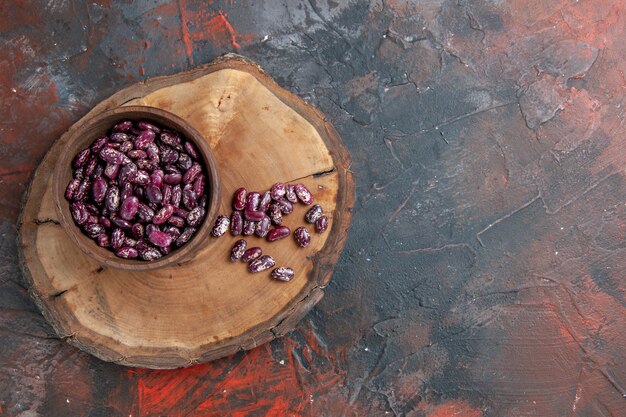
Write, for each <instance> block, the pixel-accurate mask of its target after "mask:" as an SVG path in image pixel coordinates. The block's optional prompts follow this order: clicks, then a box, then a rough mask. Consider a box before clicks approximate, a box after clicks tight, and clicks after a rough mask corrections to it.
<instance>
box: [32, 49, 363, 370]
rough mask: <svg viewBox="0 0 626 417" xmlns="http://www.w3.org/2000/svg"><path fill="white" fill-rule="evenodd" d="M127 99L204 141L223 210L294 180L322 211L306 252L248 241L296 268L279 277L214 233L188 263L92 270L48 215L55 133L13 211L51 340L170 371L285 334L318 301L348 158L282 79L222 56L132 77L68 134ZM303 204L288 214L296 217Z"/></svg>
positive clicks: (341, 207) (335, 239)
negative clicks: (250, 263)
mask: <svg viewBox="0 0 626 417" xmlns="http://www.w3.org/2000/svg"><path fill="white" fill-rule="evenodd" d="M124 105H147V106H153V107H158V108H162V109H165V110H167V111H169V112H172V113H174V114H176V115H178V116H180V117H182V118H183V119H185V120H187V121H188V122H189V123H191V125H193V127H195V128H196V129H197V130H198V131H199V132H200V133H202V134H203V135H204V137H205V139H206V140H207V141H208V142H209V144H210V146H211V148H212V149H213V152H214V153H215V157H216V159H217V162H218V169H219V173H220V178H221V186H222V195H221V209H220V212H221V213H224V214H230V212H231V198H232V193H233V192H234V190H235V189H236V188H238V187H241V186H244V187H246V188H247V189H248V190H259V191H260V190H266V189H269V187H271V185H272V184H273V183H274V182H277V181H280V182H285V183H287V182H301V183H303V184H305V185H306V186H307V187H308V188H309V189H310V190H311V191H312V193H313V195H314V198H315V202H316V203H318V204H320V205H321V206H322V207H323V208H324V211H325V212H326V213H327V215H328V217H329V224H330V225H329V229H328V230H327V231H326V233H323V234H318V233H315V232H314V231H313V230H312V228H309V229H310V230H311V232H312V233H311V234H312V242H311V244H310V245H309V246H308V247H307V248H299V247H298V246H297V245H296V243H295V241H294V240H293V239H292V238H291V237H290V238H288V239H283V240H280V241H277V242H271V243H270V242H267V241H266V240H265V239H262V238H259V237H256V236H249V237H247V240H248V245H249V246H260V247H262V248H263V250H264V253H267V254H271V255H272V256H273V257H274V258H275V259H276V263H277V266H290V267H292V268H293V269H294V270H295V271H296V276H295V278H294V279H293V280H292V281H291V282H288V283H283V282H278V281H275V280H273V279H271V278H270V277H269V271H265V272H264V273H258V274H251V273H249V272H248V271H247V270H246V265H245V264H244V263H242V262H238V263H233V262H231V261H230V259H229V254H230V249H231V247H232V245H233V244H234V242H235V241H236V240H237V239H239V238H240V237H233V236H231V235H230V234H228V233H227V234H226V235H224V236H222V237H221V238H211V239H209V240H208V241H207V244H206V246H205V247H204V248H203V249H202V250H200V251H199V253H198V254H197V256H196V257H195V258H194V259H192V260H190V261H189V262H186V263H184V264H181V265H178V266H175V267H168V268H164V269H159V270H156V271H150V272H126V271H120V270H115V269H108V268H102V267H101V266H100V265H99V264H98V263H97V262H96V261H95V260H93V259H91V258H89V257H88V256H87V255H85V254H84V253H83V252H82V251H81V250H80V248H78V247H77V246H75V245H74V243H72V241H70V240H69V238H68V236H67V235H66V233H65V231H64V230H63V229H62V228H61V226H60V225H59V224H58V222H57V220H56V214H55V210H54V205H53V202H52V196H51V192H52V190H51V183H52V178H51V173H52V171H53V169H54V166H55V163H56V161H57V159H58V157H59V155H60V153H61V152H64V141H65V140H66V137H67V134H65V135H63V136H62V137H61V138H60V139H59V140H58V141H57V142H56V143H55V144H54V145H53V146H52V148H51V149H50V151H49V152H48V153H47V155H46V156H45V158H44V160H43V161H42V163H41V165H40V166H39V167H38V169H37V171H36V172H35V174H34V176H33V179H32V182H31V185H30V189H29V191H28V196H27V199H26V202H25V205H24V208H23V211H22V216H21V219H20V239H21V242H20V254H21V257H22V259H21V265H22V270H23V272H24V275H25V276H26V278H27V280H28V282H29V285H30V292H31V294H32V296H33V298H34V299H35V302H36V303H37V305H38V306H39V308H40V309H41V311H42V312H43V314H44V316H45V317H46V318H47V320H48V321H49V322H50V323H51V324H52V326H53V327H54V329H55V330H56V332H57V333H58V335H59V336H60V337H61V338H64V339H66V340H67V341H68V342H69V343H71V344H73V345H75V346H77V347H79V348H81V349H83V350H85V351H87V352H89V353H91V354H93V355H95V356H97V357H99V358H101V359H103V360H106V361H112V362H116V363H119V364H122V365H128V366H140V367H148V368H176V367H183V366H189V365H192V364H194V363H199V362H205V361H210V360H213V359H217V358H220V357H223V356H226V355H229V354H232V353H234V352H236V351H238V350H247V349H251V348H254V347H256V346H258V345H260V344H262V343H265V342H268V341H270V340H272V339H273V338H275V337H279V336H281V335H283V334H285V333H286V332H288V331H289V330H291V329H292V328H293V327H294V326H295V324H296V323H297V322H298V321H299V320H300V319H301V318H302V317H303V316H304V315H305V314H306V313H307V312H308V311H309V310H310V309H311V308H312V307H313V306H314V305H315V304H316V303H317V302H318V301H319V300H320V299H321V298H322V296H323V289H324V288H325V286H326V285H327V284H328V282H329V280H330V278H331V275H332V271H333V268H334V265H335V263H336V261H337V259H338V257H339V254H340V253H341V250H342V248H343V246H344V243H345V239H346V238H347V233H348V228H349V226H350V220H351V210H352V207H353V205H354V180H353V177H352V175H351V173H350V171H349V165H350V158H349V155H348V153H347V151H346V150H345V148H344V147H343V145H342V144H341V140H340V139H339V136H338V134H337V132H336V131H335V130H334V128H333V127H332V126H331V125H330V123H329V122H328V121H327V120H326V119H325V118H324V116H323V115H322V114H321V113H320V112H319V111H317V110H315V109H313V108H312V107H310V106H308V105H307V104H306V103H304V101H303V100H301V99H300V98H299V97H297V96H295V95H293V94H291V93H289V92H288V91H286V90H284V89H282V88H280V87H279V86H278V85H276V83H275V82H274V81H273V80H272V79H271V78H270V77H269V76H268V75H267V74H265V73H264V72H263V71H262V70H261V69H260V68H259V67H258V66H257V65H256V64H254V63H253V62H251V61H249V60H247V59H245V58H243V57H240V56H237V55H226V56H223V57H221V58H219V59H217V60H216V61H214V62H212V63H210V64H207V65H204V66H202V67H198V68H195V69H193V70H191V71H187V72H184V73H179V74H175V75H170V76H164V77H157V78H152V79H149V80H147V81H145V82H141V83H138V84H135V85H132V86H130V87H128V88H126V89H124V90H122V91H120V92H118V93H116V94H114V95H113V96H111V97H110V98H108V99H106V100H104V101H103V102H101V103H100V104H98V105H97V106H96V107H95V108H94V109H93V110H92V111H91V112H89V113H88V114H87V115H86V116H85V117H84V118H83V119H81V120H80V121H78V122H77V123H76V124H75V125H74V126H72V127H71V128H70V130H69V131H72V129H75V128H76V126H78V125H79V124H80V123H82V122H84V121H85V120H88V119H89V118H90V117H92V116H93V115H95V114H98V113H100V112H102V111H104V110H108V109H112V108H116V107H119V106H124ZM307 208H308V206H304V205H303V204H296V205H295V208H294V212H293V213H292V214H290V215H289V216H287V217H286V218H285V224H286V225H287V226H289V227H290V228H291V229H292V230H293V229H294V228H295V227H298V226H299V225H304V224H306V223H305V222H304V219H303V216H304V213H305V212H306V209H307Z"/></svg>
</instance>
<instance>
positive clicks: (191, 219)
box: [187, 207, 205, 227]
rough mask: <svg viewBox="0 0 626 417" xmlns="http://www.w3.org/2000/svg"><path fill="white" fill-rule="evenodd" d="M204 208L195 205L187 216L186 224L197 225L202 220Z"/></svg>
mask: <svg viewBox="0 0 626 417" xmlns="http://www.w3.org/2000/svg"><path fill="white" fill-rule="evenodd" d="M204 215H205V212H204V209H203V208H202V207H196V208H195V209H193V210H191V211H190V212H189V215H188V216H187V224H188V225H189V226H191V227H198V226H200V223H202V220H204Z"/></svg>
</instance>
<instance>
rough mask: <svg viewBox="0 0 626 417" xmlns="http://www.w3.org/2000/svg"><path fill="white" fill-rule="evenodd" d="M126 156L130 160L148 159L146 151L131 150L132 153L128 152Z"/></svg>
mask: <svg viewBox="0 0 626 417" xmlns="http://www.w3.org/2000/svg"><path fill="white" fill-rule="evenodd" d="M126 155H128V157H129V158H131V159H146V158H147V157H148V154H147V153H146V151H142V150H141V149H133V150H132V151H128V153H127V154H126Z"/></svg>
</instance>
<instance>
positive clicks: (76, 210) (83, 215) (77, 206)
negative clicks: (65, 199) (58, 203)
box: [70, 201, 89, 226]
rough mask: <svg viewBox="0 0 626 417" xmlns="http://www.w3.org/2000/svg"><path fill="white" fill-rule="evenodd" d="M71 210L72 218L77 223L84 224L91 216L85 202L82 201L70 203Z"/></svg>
mask: <svg viewBox="0 0 626 417" xmlns="http://www.w3.org/2000/svg"><path fill="white" fill-rule="evenodd" d="M70 212H71V213H72V218H73V219H74V223H76V224H77V225H79V226H80V225H81V224H84V223H85V222H86V221H87V218H88V217H89V213H88V212H87V209H86V208H85V204H84V203H83V202H82V201H75V202H74V203H72V204H70Z"/></svg>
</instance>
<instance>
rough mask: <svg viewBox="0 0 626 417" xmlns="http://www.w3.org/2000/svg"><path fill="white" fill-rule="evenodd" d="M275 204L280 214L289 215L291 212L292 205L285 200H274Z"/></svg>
mask: <svg viewBox="0 0 626 417" xmlns="http://www.w3.org/2000/svg"><path fill="white" fill-rule="evenodd" d="M275 204H276V205H277V206H278V207H279V208H280V211H281V213H282V214H290V213H291V212H293V204H291V202H290V201H289V200H287V199H286V198H283V197H281V198H279V199H278V200H276V202H275Z"/></svg>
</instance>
